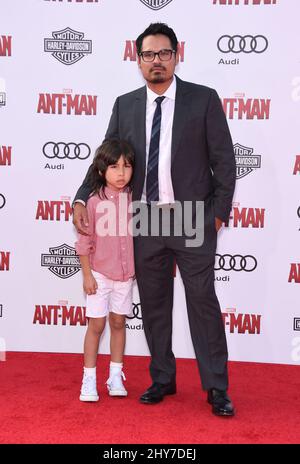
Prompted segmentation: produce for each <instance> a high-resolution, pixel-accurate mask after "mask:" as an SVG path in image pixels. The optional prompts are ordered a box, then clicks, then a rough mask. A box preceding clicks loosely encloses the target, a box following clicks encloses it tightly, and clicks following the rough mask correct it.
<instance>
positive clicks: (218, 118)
mask: <svg viewBox="0 0 300 464" xmlns="http://www.w3.org/2000/svg"><path fill="white" fill-rule="evenodd" d="M176 79H177V90H176V99H175V111H174V121H173V132H172V149H171V153H172V155H171V156H172V160H171V177H172V185H173V190H174V196H175V200H177V201H180V202H181V201H187V200H193V201H195V200H205V201H206V200H210V199H212V200H213V205H214V213H215V216H216V217H219V218H220V219H222V220H223V221H227V220H228V217H229V213H230V209H231V202H232V197H233V192H234V187H235V175H236V167H235V156H234V152H233V146H232V140H231V136H230V132H229V128H228V125H227V121H226V117H225V114H224V111H223V108H222V105H221V102H220V99H219V97H218V94H217V92H216V91H215V90H213V89H210V88H208V87H205V86H202V85H197V84H192V83H190V82H185V81H182V80H181V79H179V78H178V77H177V76H176ZM146 98H147V93H146V86H144V87H142V88H140V89H137V90H134V91H133V92H130V93H127V94H125V95H122V96H120V97H118V98H117V100H116V101H115V104H114V107H113V111H112V116H111V119H110V122H109V126H108V129H107V132H106V135H105V138H111V137H113V138H119V139H123V140H127V141H128V142H129V143H130V144H131V145H132V146H133V148H134V151H135V170H134V177H133V200H140V199H141V196H142V191H143V186H144V180H145V174H146V161H145V160H146V122H145V119H146ZM90 192H91V189H90V187H89V171H88V173H87V175H86V177H85V179H84V181H83V184H82V185H81V187H80V188H79V190H78V192H77V194H76V196H75V199H74V201H76V200H78V199H81V200H84V201H87V199H88V196H89V194H90Z"/></svg>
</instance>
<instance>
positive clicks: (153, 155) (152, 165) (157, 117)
mask: <svg viewBox="0 0 300 464" xmlns="http://www.w3.org/2000/svg"><path fill="white" fill-rule="evenodd" d="M164 98H165V97H157V98H156V99H155V101H156V109H155V113H154V116H153V122H152V130H151V140H150V147H149V156H148V164H147V179H146V200H147V203H148V204H150V202H151V201H158V200H159V192H158V156H159V139H160V124H161V104H162V101H163V100H164Z"/></svg>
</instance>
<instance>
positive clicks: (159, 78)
mask: <svg viewBox="0 0 300 464" xmlns="http://www.w3.org/2000/svg"><path fill="white" fill-rule="evenodd" d="M155 71H160V73H157V72H155ZM163 71H165V68H163V67H162V66H156V67H155V68H152V69H151V71H150V76H149V77H148V78H147V81H148V82H151V83H152V84H161V83H163V82H165V81H166V80H167V79H166V77H165V76H164V74H163Z"/></svg>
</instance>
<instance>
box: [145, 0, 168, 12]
mask: <svg viewBox="0 0 300 464" xmlns="http://www.w3.org/2000/svg"><path fill="white" fill-rule="evenodd" d="M140 1H141V2H142V3H143V4H144V5H146V6H147V7H148V8H151V10H160V9H161V8H164V7H165V6H167V5H168V4H169V3H171V2H172V0H140Z"/></svg>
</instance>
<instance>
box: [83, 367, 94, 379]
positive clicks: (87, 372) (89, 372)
mask: <svg viewBox="0 0 300 464" xmlns="http://www.w3.org/2000/svg"><path fill="white" fill-rule="evenodd" d="M83 372H84V375H86V376H88V377H96V367H84V368H83Z"/></svg>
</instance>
